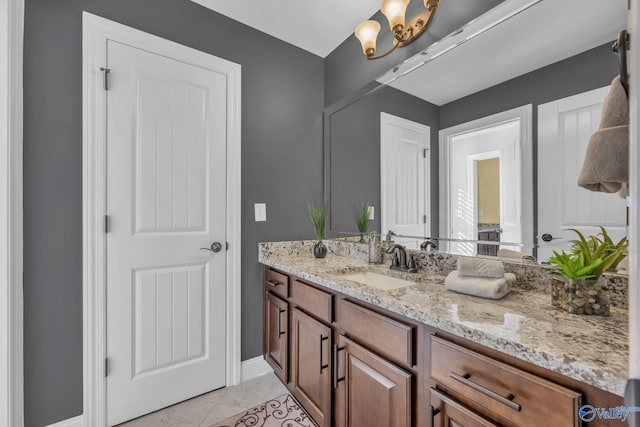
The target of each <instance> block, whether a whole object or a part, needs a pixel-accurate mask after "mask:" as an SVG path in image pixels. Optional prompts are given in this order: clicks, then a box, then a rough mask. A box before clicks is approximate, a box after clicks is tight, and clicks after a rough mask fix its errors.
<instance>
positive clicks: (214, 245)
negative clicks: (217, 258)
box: [200, 242, 222, 252]
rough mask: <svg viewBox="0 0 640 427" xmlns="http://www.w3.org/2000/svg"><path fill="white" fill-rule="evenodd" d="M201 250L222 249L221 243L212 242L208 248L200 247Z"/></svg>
mask: <svg viewBox="0 0 640 427" xmlns="http://www.w3.org/2000/svg"><path fill="white" fill-rule="evenodd" d="M200 250H203V251H211V252H220V251H221V250H222V243H220V242H213V243H212V244H211V247H210V248H200Z"/></svg>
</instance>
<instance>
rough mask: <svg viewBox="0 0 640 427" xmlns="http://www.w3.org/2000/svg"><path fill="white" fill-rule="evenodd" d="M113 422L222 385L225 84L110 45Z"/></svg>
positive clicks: (221, 77) (161, 59)
mask: <svg viewBox="0 0 640 427" xmlns="http://www.w3.org/2000/svg"><path fill="white" fill-rule="evenodd" d="M108 62H109V64H108V65H109V68H110V69H111V75H110V77H111V81H110V86H111V87H110V90H109V92H108V93H107V126H108V128H107V212H108V214H109V217H110V223H111V230H110V232H109V233H108V234H107V354H108V357H109V360H110V372H109V376H108V377H107V414H108V423H109V425H113V424H118V423H120V422H123V421H126V420H129V419H132V418H135V417H138V416H140V415H143V414H145V413H148V412H151V411H154V410H157V409H159V408H162V407H165V406H168V405H171V404H174V403H176V402H179V401H182V400H185V399H188V398H191V397H193V396H196V395H199V394H202V393H205V392H207V391H210V390H213V389H216V388H220V387H223V386H224V385H225V374H226V367H225V350H226V349H225V318H226V316H225V307H226V303H225V289H226V282H225V280H226V271H225V268H226V267H225V266H226V259H225V251H224V249H223V250H222V251H221V252H219V253H213V252H211V251H207V250H201V249H200V248H208V247H210V245H211V243H212V242H214V241H219V242H222V246H223V247H224V242H225V240H226V236H225V234H226V217H225V216H226V194H225V188H226V182H225V180H226V105H227V100H226V93H227V91H226V85H227V82H226V77H225V75H223V74H219V73H216V72H213V71H211V70H206V69H203V68H199V67H196V66H193V65H189V64H186V63H184V62H180V61H176V60H172V59H170V58H167V57H164V56H160V55H155V54H153V53H149V52H146V51H143V50H139V49H136V48H133V47H129V46H126V45H122V44H119V43H115V42H109V43H108Z"/></svg>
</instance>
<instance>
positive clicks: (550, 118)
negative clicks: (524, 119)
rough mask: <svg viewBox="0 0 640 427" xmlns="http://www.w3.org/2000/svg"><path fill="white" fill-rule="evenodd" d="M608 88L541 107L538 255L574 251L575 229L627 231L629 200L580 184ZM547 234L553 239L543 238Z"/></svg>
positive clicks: (616, 236)
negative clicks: (573, 229) (586, 156)
mask: <svg viewBox="0 0 640 427" xmlns="http://www.w3.org/2000/svg"><path fill="white" fill-rule="evenodd" d="M608 91H609V88H608V87H604V88H600V89H596V90H592V91H589V92H585V93H582V94H579V95H574V96H571V97H568V98H564V99H561V100H558V101H554V102H550V103H547V104H543V105H540V106H539V107H538V126H539V128H538V244H539V245H540V246H539V250H538V258H539V259H540V261H546V260H547V259H548V258H549V257H550V256H552V255H553V251H554V250H556V251H560V250H569V249H570V248H571V241H572V240H573V239H575V237H576V235H575V234H574V233H573V232H571V231H567V229H569V228H576V229H578V230H580V231H581V232H583V233H585V234H598V233H599V232H600V229H599V227H598V226H600V225H602V226H604V227H606V228H607V231H608V232H609V234H610V235H611V236H612V238H613V239H614V240H616V239H621V238H622V237H624V235H625V233H626V202H625V200H624V199H622V198H620V197H619V196H618V195H617V194H607V193H597V192H592V191H588V190H585V189H584V188H581V187H578V184H577V182H578V175H579V173H580V168H581V167H582V162H583V160H584V156H585V153H586V149H587V145H588V142H589V138H590V137H591V135H592V134H593V132H594V131H595V130H596V129H598V126H599V124H600V113H601V111H602V104H603V101H604V98H605V97H606V95H607V93H608ZM543 234H549V235H551V236H552V237H553V238H554V240H552V241H551V242H545V241H542V239H541V236H542V235H543Z"/></svg>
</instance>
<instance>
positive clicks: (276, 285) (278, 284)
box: [265, 280, 281, 288]
mask: <svg viewBox="0 0 640 427" xmlns="http://www.w3.org/2000/svg"><path fill="white" fill-rule="evenodd" d="M265 282H267V285H271V286H273V287H274V288H276V287H278V286H280V285H281V283H278V282H271V281H269V280H265Z"/></svg>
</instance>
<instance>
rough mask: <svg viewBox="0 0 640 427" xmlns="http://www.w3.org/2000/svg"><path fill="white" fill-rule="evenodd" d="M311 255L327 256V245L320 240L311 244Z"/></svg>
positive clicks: (317, 256)
mask: <svg viewBox="0 0 640 427" xmlns="http://www.w3.org/2000/svg"><path fill="white" fill-rule="evenodd" d="M313 255H315V257H316V258H324V257H326V256H327V247H326V246H325V245H324V243H322V242H318V243H316V244H315V245H314V246H313Z"/></svg>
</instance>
